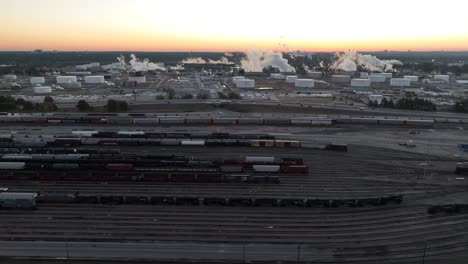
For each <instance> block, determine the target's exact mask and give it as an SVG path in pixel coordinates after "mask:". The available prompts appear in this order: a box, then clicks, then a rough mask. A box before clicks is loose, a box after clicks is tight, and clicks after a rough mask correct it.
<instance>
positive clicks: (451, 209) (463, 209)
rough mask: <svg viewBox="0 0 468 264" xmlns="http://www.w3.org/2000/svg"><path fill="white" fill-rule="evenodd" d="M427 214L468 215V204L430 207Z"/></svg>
mask: <svg viewBox="0 0 468 264" xmlns="http://www.w3.org/2000/svg"><path fill="white" fill-rule="evenodd" d="M427 212H428V213H429V214H436V213H447V214H455V213H468V204H445V205H431V206H429V208H427Z"/></svg>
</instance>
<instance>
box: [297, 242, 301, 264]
mask: <svg viewBox="0 0 468 264" xmlns="http://www.w3.org/2000/svg"><path fill="white" fill-rule="evenodd" d="M300 263H301V245H298V246H297V264H300Z"/></svg>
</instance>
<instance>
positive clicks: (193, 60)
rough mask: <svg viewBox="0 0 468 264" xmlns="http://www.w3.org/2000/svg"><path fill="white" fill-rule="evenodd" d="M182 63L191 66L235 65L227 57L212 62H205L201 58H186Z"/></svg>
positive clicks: (209, 60)
mask: <svg viewBox="0 0 468 264" xmlns="http://www.w3.org/2000/svg"><path fill="white" fill-rule="evenodd" d="M182 63H189V64H234V63H233V62H231V61H229V60H228V59H227V58H226V57H224V56H223V57H221V58H220V59H219V60H211V59H208V61H206V60H204V59H203V58H201V57H197V58H186V59H184V60H183V61H182Z"/></svg>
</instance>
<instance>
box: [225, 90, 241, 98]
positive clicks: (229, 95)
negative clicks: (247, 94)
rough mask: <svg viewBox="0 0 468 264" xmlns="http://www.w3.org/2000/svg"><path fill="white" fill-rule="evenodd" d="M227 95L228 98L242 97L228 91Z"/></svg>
mask: <svg viewBox="0 0 468 264" xmlns="http://www.w3.org/2000/svg"><path fill="white" fill-rule="evenodd" d="M228 97H229V99H242V97H241V96H240V95H239V94H238V93H236V92H229V94H228Z"/></svg>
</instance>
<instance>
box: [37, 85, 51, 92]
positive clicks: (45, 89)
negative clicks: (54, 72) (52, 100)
mask: <svg viewBox="0 0 468 264" xmlns="http://www.w3.org/2000/svg"><path fill="white" fill-rule="evenodd" d="M51 92H52V88H51V87H50V86H36V87H34V93H36V94H47V93H51Z"/></svg>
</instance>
